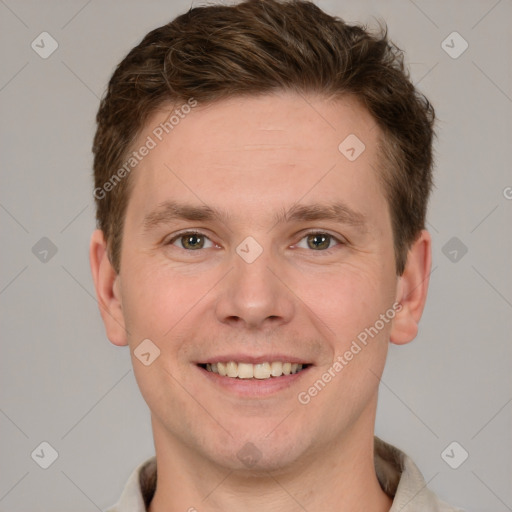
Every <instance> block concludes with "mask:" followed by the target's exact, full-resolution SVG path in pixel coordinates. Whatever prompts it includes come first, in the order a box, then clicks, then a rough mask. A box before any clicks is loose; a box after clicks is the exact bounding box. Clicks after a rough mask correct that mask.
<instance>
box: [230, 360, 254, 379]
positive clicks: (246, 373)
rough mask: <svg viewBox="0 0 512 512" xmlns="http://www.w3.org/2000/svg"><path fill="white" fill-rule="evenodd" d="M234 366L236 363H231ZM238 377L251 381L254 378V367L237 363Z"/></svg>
mask: <svg viewBox="0 0 512 512" xmlns="http://www.w3.org/2000/svg"><path fill="white" fill-rule="evenodd" d="M233 364H234V365H236V363H233ZM237 366H238V375H237V377H240V378H241V379H252V378H253V377H254V365H252V364H247V363H239V364H238V365H237Z"/></svg>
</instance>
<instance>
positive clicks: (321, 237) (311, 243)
mask: <svg viewBox="0 0 512 512" xmlns="http://www.w3.org/2000/svg"><path fill="white" fill-rule="evenodd" d="M303 241H305V242H303ZM340 244H343V242H342V241H341V240H339V239H338V238H336V237H335V236H333V235H330V234H329V233H322V232H321V231H315V232H312V233H308V234H307V235H306V236H305V237H303V238H302V239H301V240H300V242H299V243H298V244H297V247H300V248H301V249H313V250H314V251H325V250H328V249H331V248H332V247H333V246H335V245H340Z"/></svg>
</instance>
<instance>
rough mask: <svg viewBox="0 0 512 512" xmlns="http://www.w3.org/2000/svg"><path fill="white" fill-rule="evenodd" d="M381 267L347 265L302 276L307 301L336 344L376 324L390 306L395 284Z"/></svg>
mask: <svg viewBox="0 0 512 512" xmlns="http://www.w3.org/2000/svg"><path fill="white" fill-rule="evenodd" d="M382 270H383V269H382V267H380V266H379V265H374V266H371V265H370V266H365V267H363V266H349V265H344V266H342V267H340V268H339V270H338V271H337V272H334V273H330V274H329V275H326V276H324V277H322V278H320V279H319V276H315V278H314V279H309V278H307V279H302V283H301V288H302V290H303V295H302V296H303V297H305V298H306V300H305V301H304V302H306V304H308V306H309V307H310V309H311V310H312V312H313V313H314V314H315V315H316V316H317V317H318V319H319V320H320V321H321V322H323V324H324V325H325V329H326V331H327V332H329V333H330V336H329V337H331V338H332V337H335V338H336V340H338V341H337V344H341V345H344V344H345V343H346V342H347V341H350V340H351V339H352V338H353V337H354V336H357V334H358V333H359V332H360V331H361V330H362V329H364V328H365V327H367V326H369V325H373V324H374V323H375V321H376V320H378V319H379V317H380V315H381V314H382V313H385V311H386V310H387V309H388V308H389V307H390V306H391V304H392V299H391V298H390V297H392V290H393V284H392V280H391V279H389V278H386V277H385V274H384V273H383V272H382Z"/></svg>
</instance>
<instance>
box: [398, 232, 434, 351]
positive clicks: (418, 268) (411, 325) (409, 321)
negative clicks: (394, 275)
mask: <svg viewBox="0 0 512 512" xmlns="http://www.w3.org/2000/svg"><path fill="white" fill-rule="evenodd" d="M431 265H432V239H431V237H430V234H429V232H428V231H426V230H425V229H424V230H422V231H421V233H420V235H419V236H418V238H417V239H416V241H415V242H414V243H413V244H412V246H411V248H410V249H409V252H408V253H407V262H406V264H405V270H404V273H403V274H402V275H401V276H400V277H399V278H398V285H397V296H396V301H397V302H399V303H400V304H401V306H402V307H401V309H400V310H399V311H398V312H397V314H396V316H395V318H394V320H393V327H392V329H391V335H390V341H391V343H395V344H397V345H403V344H405V343H409V342H410V341H412V340H413V339H414V338H415V337H416V335H417V334H418V323H419V321H420V318H421V315H422V313H423V308H424V307H425V302H426V300H427V291H428V283H429V278H430V267H431Z"/></svg>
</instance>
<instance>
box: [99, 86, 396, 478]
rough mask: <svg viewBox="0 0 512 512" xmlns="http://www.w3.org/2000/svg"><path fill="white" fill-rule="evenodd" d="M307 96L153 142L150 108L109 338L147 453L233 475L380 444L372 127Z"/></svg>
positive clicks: (357, 111)
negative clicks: (145, 424)
mask: <svg viewBox="0 0 512 512" xmlns="http://www.w3.org/2000/svg"><path fill="white" fill-rule="evenodd" d="M306 99H307V101H306ZM306 99H304V98H303V97H301V96H298V95H294V94H291V93H280V94H276V95H268V96H262V97H251V98H233V99H230V100H226V101H222V102H218V103H215V104H212V105H209V106H197V107H195V108H194V109H193V110H192V112H190V113H189V114H188V115H187V116H186V117H185V118H184V119H181V120H180V122H179V124H177V125H176V126H175V127H174V128H173V129H172V131H171V132H170V133H169V134H168V135H166V136H165V137H162V141H160V140H158V138H156V137H155V136H154V131H153V130H154V129H155V127H157V126H158V125H159V124H160V123H161V122H164V121H165V120H166V119H168V118H169V112H168V111H161V112H158V113H157V114H155V115H154V116H153V118H152V119H150V121H149V122H148V124H147V127H146V130H145V132H144V133H142V134H141V135H140V138H139V142H140V144H139V145H142V144H143V143H144V141H146V140H147V137H148V135H149V136H151V137H152V138H153V139H154V140H155V141H156V147H154V148H153V149H151V150H150V151H149V154H148V155H147V156H145V157H144V158H143V159H142V160H141V162H140V163H139V164H138V166H137V167H136V169H135V170H134V171H132V175H131V176H130V180H132V183H131V185H132V187H131V195H130V199H129V203H128V207H127V211H126V218H125V225H124V231H123V243H122V252H121V268H120V274H119V275H118V276H117V277H116V278H115V282H114V287H113V289H114V295H115V297H116V299H117V300H118V301H119V317H118V319H117V320H118V322H117V324H115V325H113V326H111V327H110V330H111V333H109V335H110V338H111V339H113V337H114V335H113V334H112V332H113V331H114V330H115V329H118V327H116V325H119V324H122V325H123V326H124V327H125V328H126V332H127V333H129V334H126V333H125V332H124V331H123V333H124V334H122V335H121V334H120V335H119V336H120V337H119V338H117V339H118V340H119V339H121V338H122V337H123V336H124V337H125V340H123V342H124V341H126V342H127V343H128V344H129V345H130V348H131V353H132V357H133V366H134V371H135V375H136V378H137V381H138V384H139V386H140V389H141V392H142V395H143V396H144V399H145V400H146V402H147V403H148V405H149V407H150V409H151V414H152V421H153V428H154V434H155V440H156V442H157V443H159V442H160V443H161V442H163V440H164V439H165V440H166V442H168V443H171V444H172V445H174V446H179V447H181V448H183V449H185V450H187V451H188V452H190V453H193V454H195V455H197V456H199V457H201V458H203V459H205V460H210V461H213V462H215V463H216V464H221V465H223V466H225V467H228V468H232V469H235V468H238V469H240V468H244V467H245V466H246V465H247V463H248V460H250V459H252V461H253V462H257V464H258V467H261V468H265V469H279V468H285V467H287V466H289V465H291V464H292V463H293V464H299V463H301V462H304V463H306V462H307V461H308V460H309V459H311V458H318V457H321V456H322V453H327V452H328V451H329V450H332V447H333V446H336V445H337V444H336V442H337V441H341V440H343V439H347V438H350V436H354V435H357V432H368V431H369V430H371V432H372V433H373V422H374V415H375V407H376V396H377V389H378V383H379V380H378V377H379V376H380V375H381V373H382V370H383V366H384V361H385V357H386V352H387V344H388V342H389V339H390V333H391V330H392V326H393V322H394V320H392V318H393V316H394V315H395V310H393V304H394V303H395V301H396V299H397V291H398V288H399V286H398V278H397V276H396V274H395V258H394V252H393V235H392V230H391V221H390V215H389V209H388V205H387V203H386V199H385V197H384V193H383V190H382V188H381V185H380V182H379V177H378V174H377V173H378V172H379V171H378V169H379V164H380V161H379V152H378V148H377V140H378V128H377V127H376V126H375V123H374V122H373V120H372V118H371V116H370V115H369V114H368V113H367V112H366V111H365V110H364V109H363V108H362V107H361V106H359V105H358V104H357V103H356V102H355V101H354V100H350V99H343V100H336V101H334V100H333V101H328V100H327V99H325V98H321V97H315V96H307V97H306ZM354 135H355V136H356V137H357V138H358V139H359V140H360V141H361V142H362V143H364V146H365V149H364V151H363V152H362V153H361V154H360V155H359V156H357V154H358V153H359V152H360V148H361V147H362V146H357V145H356V144H355V142H354V141H357V140H356V139H354V138H353V136H354ZM348 136H351V137H352V138H351V139H349V142H350V144H348V147H347V146H346V145H345V146H343V145H342V150H343V151H340V149H339V148H338V147H339V145H340V143H342V142H343V141H344V140H345V139H346V138H347V137H348ZM136 146H137V147H138V145H137V144H136ZM351 147H353V148H355V149H354V151H352V150H351V149H350V148H351ZM354 155H356V156H357V158H355V159H354ZM347 156H349V157H350V158H347ZM111 323H112V322H111ZM372 328H373V329H372ZM365 329H366V331H365ZM108 330H109V327H108V326H107V331H108ZM369 332H370V333H371V335H370V334H369ZM363 333H366V340H365V341H366V342H365V343H364V342H363V341H362V340H363V339H364V338H365V335H364V334H363ZM147 339H149V340H151V343H152V344H154V346H156V347H158V349H159V351H160V355H159V356H158V357H157V358H156V359H155V360H154V361H153V362H152V363H151V364H149V365H147V366H146V365H144V364H142V363H141V361H139V360H138V359H137V357H136V356H135V355H134V351H135V350H136V349H137V347H138V346H139V344H140V343H141V342H142V341H143V340H147ZM118 343H119V344H122V342H119V341H118ZM146 343H148V342H146ZM354 343H355V344H354ZM151 346H152V345H151ZM356 346H357V347H359V349H357V348H356ZM145 357H146V359H148V356H145ZM336 362H338V364H336ZM237 363H238V364H237ZM283 363H285V364H283ZM290 363H291V365H290ZM297 365H299V366H297ZM300 365H302V370H300V368H301V367H300ZM294 370H296V371H297V373H290V372H291V371H294ZM215 371H216V372H217V373H216V372H215ZM219 372H220V373H219ZM226 372H227V373H228V375H222V373H226ZM272 374H274V375H272ZM229 375H231V376H229ZM251 375H252V378H250V377H251ZM315 390H316V391H315ZM251 463H252V462H251ZM244 465H245V466H244Z"/></svg>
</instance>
